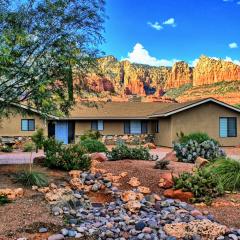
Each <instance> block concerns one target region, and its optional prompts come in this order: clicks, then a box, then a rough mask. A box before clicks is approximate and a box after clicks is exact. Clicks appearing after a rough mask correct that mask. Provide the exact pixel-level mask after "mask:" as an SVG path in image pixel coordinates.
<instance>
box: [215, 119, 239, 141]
mask: <svg viewBox="0 0 240 240" xmlns="http://www.w3.org/2000/svg"><path fill="white" fill-rule="evenodd" d="M219 125H220V137H222V138H224V137H236V136H237V118H236V117H221V118H220V123H219Z"/></svg>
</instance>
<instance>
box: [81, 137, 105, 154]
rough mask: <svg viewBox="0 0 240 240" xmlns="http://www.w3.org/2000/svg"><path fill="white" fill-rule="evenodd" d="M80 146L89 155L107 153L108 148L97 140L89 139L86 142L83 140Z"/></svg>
mask: <svg viewBox="0 0 240 240" xmlns="http://www.w3.org/2000/svg"><path fill="white" fill-rule="evenodd" d="M80 144H81V146H82V147H83V148H85V149H86V150H87V152H88V153H94V152H107V148H106V146H105V145H104V144H103V143H102V142H100V141H98V140H96V139H90V138H87V139H85V140H82V141H81V142H80Z"/></svg>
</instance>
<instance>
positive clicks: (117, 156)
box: [107, 144, 156, 161]
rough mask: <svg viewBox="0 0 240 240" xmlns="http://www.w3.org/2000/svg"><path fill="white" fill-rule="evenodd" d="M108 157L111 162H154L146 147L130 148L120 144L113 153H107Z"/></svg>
mask: <svg viewBox="0 0 240 240" xmlns="http://www.w3.org/2000/svg"><path fill="white" fill-rule="evenodd" d="M107 157H108V159H109V160H111V161H115V160H123V159H135V160H154V159H153V156H151V154H150V152H149V149H148V148H144V147H142V146H141V147H136V148H129V147H128V146H127V145H125V144H119V145H117V146H116V147H115V148H113V149H112V151H110V152H108V153H107ZM155 160H156V159H155Z"/></svg>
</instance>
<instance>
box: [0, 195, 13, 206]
mask: <svg viewBox="0 0 240 240" xmlns="http://www.w3.org/2000/svg"><path fill="white" fill-rule="evenodd" d="M11 202H12V201H11V200H10V199H9V198H8V197H7V195H4V194H1V195H0V205H4V204H7V203H11Z"/></svg>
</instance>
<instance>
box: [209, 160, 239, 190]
mask: <svg viewBox="0 0 240 240" xmlns="http://www.w3.org/2000/svg"><path fill="white" fill-rule="evenodd" d="M206 171H208V172H209V173H211V174H213V175H215V176H216V177H217V178H218V179H219V181H220V182H221V183H222V186H223V188H224V189H225V190H228V191H236V190H240V161H237V160H233V159H230V158H220V159H217V160H216V161H215V162H213V163H212V164H210V165H209V166H207V167H206Z"/></svg>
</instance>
